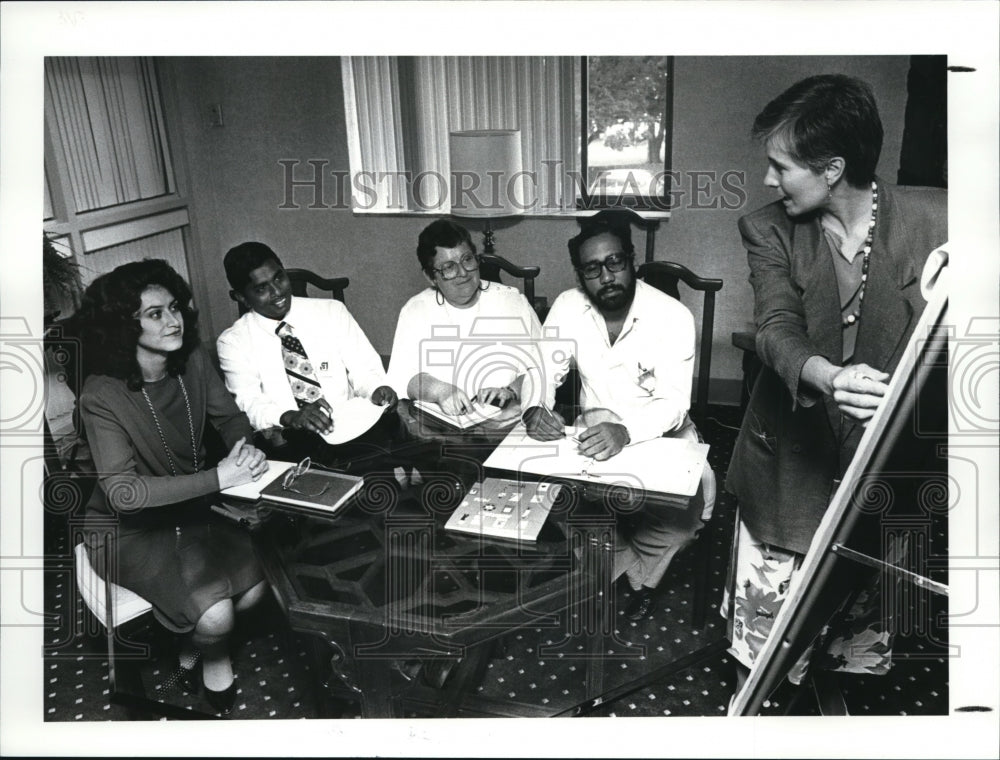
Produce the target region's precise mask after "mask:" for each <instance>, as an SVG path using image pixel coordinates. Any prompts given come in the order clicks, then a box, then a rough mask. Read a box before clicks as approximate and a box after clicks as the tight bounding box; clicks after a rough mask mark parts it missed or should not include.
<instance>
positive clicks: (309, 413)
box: [278, 385, 399, 435]
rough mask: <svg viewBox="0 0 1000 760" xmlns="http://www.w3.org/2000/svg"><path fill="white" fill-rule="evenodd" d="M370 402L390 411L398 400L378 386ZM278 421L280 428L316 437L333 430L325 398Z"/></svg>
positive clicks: (393, 392) (330, 410)
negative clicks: (309, 432) (304, 431)
mask: <svg viewBox="0 0 1000 760" xmlns="http://www.w3.org/2000/svg"><path fill="white" fill-rule="evenodd" d="M371 401H372V403H373V404H375V406H385V407H388V408H389V409H392V408H393V407H395V406H396V403H397V402H398V401H399V399H398V398H397V397H396V391H394V390H393V389H392V388H390V387H389V386H388V385H380V386H379V387H378V388H376V389H375V390H374V391H373V392H372V396H371ZM278 421H279V422H280V423H281V426H282V427H289V428H295V429H296V430H309V431H311V432H313V433H316V434H318V435H324V434H329V433H332V432H333V428H334V422H333V407H331V406H330V402H328V401H327V400H326V399H325V398H319V399H317V400H316V401H313V402H312V403H311V404H306V405H305V406H303V407H302V408H301V409H298V410H295V409H289V410H288V411H287V412H285V413H284V414H282V415H281V419H280V420H278Z"/></svg>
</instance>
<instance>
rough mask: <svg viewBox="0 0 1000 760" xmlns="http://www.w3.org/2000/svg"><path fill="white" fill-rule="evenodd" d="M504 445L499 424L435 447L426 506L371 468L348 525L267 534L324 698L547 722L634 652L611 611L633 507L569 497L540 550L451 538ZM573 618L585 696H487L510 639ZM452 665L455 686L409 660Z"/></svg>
mask: <svg viewBox="0 0 1000 760" xmlns="http://www.w3.org/2000/svg"><path fill="white" fill-rule="evenodd" d="M405 413H406V410H405V409H403V410H401V414H405ZM500 437H502V436H500ZM497 440H498V431H496V430H485V431H479V432H477V431H466V432H463V433H462V434H460V435H458V436H455V437H448V436H440V437H438V438H437V439H434V438H433V437H432V438H431V439H425V441H424V443H425V444H427V443H429V444H431V448H430V449H428V450H427V451H426V452H425V462H427V463H428V464H427V465H425V466H424V467H422V468H421V474H422V477H423V479H424V481H425V484H424V486H423V488H422V489H421V491H420V492H419V498H417V496H418V493H417V492H415V491H412V490H411V491H409V492H400V491H399V489H398V488H396V487H394V486H393V485H392V482H393V481H392V473H389V472H384V473H370V474H369V476H366V485H365V488H364V489H363V491H362V492H361V493H360V494H359V495H358V497H356V498H355V499H353V500H352V502H351V503H349V504H348V505H346V506H345V507H344V508H343V509H342V510H341V511H340V512H339V513H338V514H337V515H336V516H335V518H334V519H325V520H321V519H315V518H306V517H298V516H294V517H289V516H287V514H284V513H283V514H280V516H278V517H277V518H272V520H271V522H270V524H269V525H268V526H267V528H266V529H265V530H259V531H257V532H256V533H255V536H256V543H257V547H258V552H259V554H260V556H261V559H262V563H263V566H264V571H265V574H266V576H267V578H268V580H269V581H270V584H271V586H272V588H273V589H274V592H275V595H276V597H277V599H278V601H279V604H280V606H281V608H282V609H283V611H284V612H285V614H286V616H287V618H288V621H289V624H290V626H291V628H292V629H293V630H295V631H297V632H300V633H309V634H311V635H313V636H314V637H315V638H316V640H318V641H320V642H322V644H321V645H320V646H319V648H318V650H317V651H318V653H319V654H320V655H321V658H320V659H321V662H322V664H323V666H324V667H323V668H322V672H319V671H320V669H319V668H317V671H318V672H317V677H318V678H320V681H321V683H320V686H319V688H320V692H321V694H322V693H325V692H326V691H327V687H328V686H329V687H331V688H332V689H333V690H334V691H339V692H340V693H342V694H344V693H346V694H352V693H353V694H354V695H355V696H356V698H358V699H359V700H360V703H361V709H362V714H363V716H364V717H393V716H398V715H400V714H401V711H402V707H403V703H405V704H406V705H408V706H409V707H411V708H413V707H414V706H417V707H419V708H421V709H424V710H430V711H431V714H433V715H441V716H444V715H454V714H456V713H457V712H458V711H459V710H461V712H462V714H466V715H468V714H483V715H521V716H529V715H530V716H537V715H553V714H558V713H561V712H566V711H572V710H573V709H574V705H577V704H580V703H584V702H586V701H587V700H591V701H593V700H598V701H599V698H600V695H602V694H603V693H604V691H605V669H604V667H603V657H604V653H605V652H606V651H608V647H609V643H613V644H615V645H616V646H619V647H620V645H621V644H622V642H612V641H611V640H612V639H613V638H614V635H615V634H614V627H613V621H612V620H611V614H610V608H611V606H612V604H611V602H612V600H613V597H614V593H613V590H612V569H613V559H614V526H615V519H616V517H615V507H616V506H619V507H620V505H615V503H614V501H615V498H614V496H609V495H608V494H604V498H601V497H600V495H599V494H595V493H590V494H588V496H590V497H591V498H583V495H582V494H581V493H580V492H578V491H574V490H572V489H565V490H564V492H563V494H562V495H560V497H559V499H558V500H557V502H556V504H555V506H554V507H553V509H552V512H551V514H550V515H549V518H548V520H547V521H546V524H545V526H544V527H543V529H542V531H541V534H540V535H539V538H538V541H537V542H536V543H535V544H524V543H513V542H507V541H503V540H499V539H490V538H485V537H481V536H476V535H467V534H460V533H454V532H451V531H445V530H444V523H445V522H446V521H447V519H448V517H449V516H450V514H451V512H452V511H453V510H454V508H455V507H456V506H457V504H458V502H459V501H460V500H461V498H462V496H463V494H464V493H465V491H466V490H467V488H468V487H469V486H470V485H471V484H472V483H473V482H475V481H476V480H478V479H480V478H482V477H483V470H482V462H483V461H484V460H485V459H486V457H487V456H488V455H489V453H490V452H491V451H492V449H493V448H494V446H495V445H496V443H497ZM674 508H676V506H675V507H674ZM275 514H278V513H275ZM567 612H570V613H573V614H563V613H567ZM561 620H562V621H565V622H564V623H563V624H562V625H563V628H562V629H560V628H558V627H554V628H553V632H554V635H553V641H552V643H551V644H550V645H549V646H548V649H549V650H550V652H549V655H548V656H552V657H566V656H569V657H576V658H579V659H580V660H581V662H582V664H583V665H584V666H585V667H586V678H585V688H584V690H583V692H582V693H579V694H572V695H570V696H569V697H568V698H567V699H566V700H564V701H563V702H556V703H553V704H551V705H549V706H548V707H541V706H529V705H524V704H503V703H502V702H498V701H496V700H494V701H493V702H492V703H488V701H484V700H479V699H477V698H476V696H475V694H474V693H473V691H474V689H473V687H474V686H475V685H477V684H478V683H479V682H480V681H481V679H482V677H483V673H484V670H485V667H486V665H487V662H488V659H489V656H490V654H491V653H492V652H493V649H494V646H503V638H504V636H505V635H506V634H508V633H511V632H514V631H517V630H518V629H520V628H525V627H528V626H535V627H537V626H539V625H547V626H559V625H560V621H561ZM570 620H573V621H574V622H573V623H572V624H571V623H569V622H568V621H570ZM443 660H451V661H456V660H457V661H458V664H457V665H456V666H455V669H454V672H453V673H452V675H451V677H450V679H449V681H448V682H447V684H446V686H445V687H444V688H442V689H437V688H433V687H429V686H424V685H422V684H421V683H420V679H413V680H412V681H407V680H406V679H405V678H404V677H403V676H402V675H401V673H402V671H404V670H405V669H406V668H405V663H407V662H412V661H420V662H423V664H424V667H425V668H426V667H427V666H428V663H433V662H435V661H438V662H440V661H443Z"/></svg>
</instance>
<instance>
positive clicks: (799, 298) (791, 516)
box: [726, 180, 948, 553]
mask: <svg viewBox="0 0 1000 760" xmlns="http://www.w3.org/2000/svg"><path fill="white" fill-rule="evenodd" d="M878 185H879V208H878V219H877V222H876V226H875V237H874V240H873V241H872V251H871V259H870V264H869V273H868V282H867V286H866V289H865V299H864V306H863V310H862V313H861V319H860V324H859V326H858V335H857V342H856V345H855V351H854V358H853V360H852V363H854V364H858V363H865V364H868V365H869V366H871V367H874V368H875V369H880V370H883V371H885V372H889V373H892V372H893V371H894V370H895V368H896V366H897V364H898V363H899V360H900V358H901V356H902V352H903V350H904V348H905V347H906V344H907V342H908V341H909V338H910V335H911V333H912V332H913V328H914V326H915V325H916V322H917V320H918V319H919V317H920V313H921V312H922V311H923V309H924V306H925V305H926V302H925V301H924V299H923V297H922V296H921V294H920V273H921V270H922V269H923V265H924V262H925V261H926V259H927V256H928V254H930V253H931V251H933V250H934V249H935V248H937V247H939V246H940V245H942V244H943V243H945V242H946V241H947V220H948V202H947V198H948V196H947V193H946V192H945V191H944V190H937V189H933V188H923V187H897V186H894V185H890V184H888V183H886V182H883V181H881V180H879V182H878ZM739 229H740V234H741V235H742V236H743V244H744V246H745V247H746V249H747V255H748V260H749V263H750V283H751V285H753V289H754V297H755V306H754V319H755V321H756V323H757V354H758V356H759V357H760V359H761V361H762V362H763V364H764V368H763V370H762V371H761V373H760V375H759V377H758V380H757V383H756V385H755V386H754V390H753V394H752V395H751V398H750V403H749V406H748V408H747V413H746V416H745V417H744V419H743V425H742V428H741V430H740V433H739V436H738V438H737V440H736V446H735V449H734V451H733V458H732V460H731V462H730V465H729V472H728V474H727V476H726V490H728V491H730V492H731V493H734V494H735V495H736V496H737V498H738V499H739V505H740V516H741V518H742V519H743V521H744V522H745V523H746V524H747V526H748V527H749V528H750V531H751V532H752V533H753V534H754V536H755V537H757V538H758V539H759V540H761V541H764V542H767V543H770V544H775V545H777V546H779V547H782V548H784V549H790V550H792V551H795V552H800V553H805V552H806V551H807V550H808V548H809V543H810V541H811V540H812V537H813V534H814V533H815V532H816V528H817V527H818V526H819V523H820V520H821V519H822V517H823V513H824V512H825V511H826V508H827V506H828V505H829V503H830V499H831V497H832V496H833V492H834V490H835V487H834V486H835V484H836V483H835V481H836V480H837V479H838V478H840V477H841V476H842V475H843V473H844V471H845V470H846V469H847V466H848V465H849V464H850V461H851V458H852V457H853V456H854V452H855V450H856V449H857V446H858V443H859V441H860V440H861V435H862V434H863V432H864V428H863V427H862V426H861V425H858V424H855V423H853V422H851V421H849V420H847V419H844V418H842V416H841V414H840V412H839V410H838V409H837V405H836V404H835V403H834V401H833V399H832V398H829V397H824V396H823V395H822V394H820V393H819V392H817V391H815V390H813V389H812V388H808V387H805V386H803V387H800V386H799V375H800V374H801V372H802V366H803V365H804V364H805V363H806V360H807V359H808V358H809V357H811V356H814V355H817V354H818V355H820V356H824V357H826V358H827V359H828V360H829V361H830V362H832V363H833V364H836V365H841V364H843V361H842V356H843V347H842V340H841V315H840V302H839V294H838V289H837V277H836V274H835V272H834V268H833V266H834V265H833V260H832V258H831V252H830V248H829V246H828V245H827V243H826V239H825V236H824V234H823V231H822V228H821V227H820V223H819V219H818V217H816V216H811V217H808V218H805V217H799V218H795V219H793V218H791V217H789V216H788V215H787V214H786V213H785V210H784V207H783V206H782V204H781V203H780V202H777V203H772V204H770V205H768V206H765V207H764V208H762V209H759V210H757V211H755V212H753V213H752V214H748V215H747V216H744V217H743V218H741V219H740V221H739Z"/></svg>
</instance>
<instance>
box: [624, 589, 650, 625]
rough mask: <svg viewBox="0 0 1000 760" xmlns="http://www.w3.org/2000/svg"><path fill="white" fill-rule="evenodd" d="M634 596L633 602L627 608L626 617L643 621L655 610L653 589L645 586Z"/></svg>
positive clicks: (634, 592) (635, 592) (634, 593)
mask: <svg viewBox="0 0 1000 760" xmlns="http://www.w3.org/2000/svg"><path fill="white" fill-rule="evenodd" d="M632 594H633V596H632V599H631V601H629V603H628V606H627V607H625V617H626V618H628V619H629V620H642V619H643V618H644V617H646V615H648V614H649V612H650V610H652V609H653V589H651V588H646V587H645V586H643V587H642V588H641V589H639V590H638V591H633V592H632Z"/></svg>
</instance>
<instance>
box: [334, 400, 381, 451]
mask: <svg viewBox="0 0 1000 760" xmlns="http://www.w3.org/2000/svg"><path fill="white" fill-rule="evenodd" d="M384 411H385V407H384V406H378V405H376V404H373V403H372V402H371V401H370V400H369V399H366V398H361V397H360V396H356V397H354V398H352V399H348V400H347V401H342V402H341V403H339V404H335V405H333V432H332V433H329V434H326V435H324V436H323V440H324V441H326V442H327V443H329V444H333V445H337V444H339V443H346V442H347V441H353V440H354V439H355V438H357V437H358V436H359V435H362V434H363V433H367V432H368V431H369V430H370V429H371V427H372V425H374V424H375V423H376V422H377V421H378V418H379V417H381V416H382V412H384Z"/></svg>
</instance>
